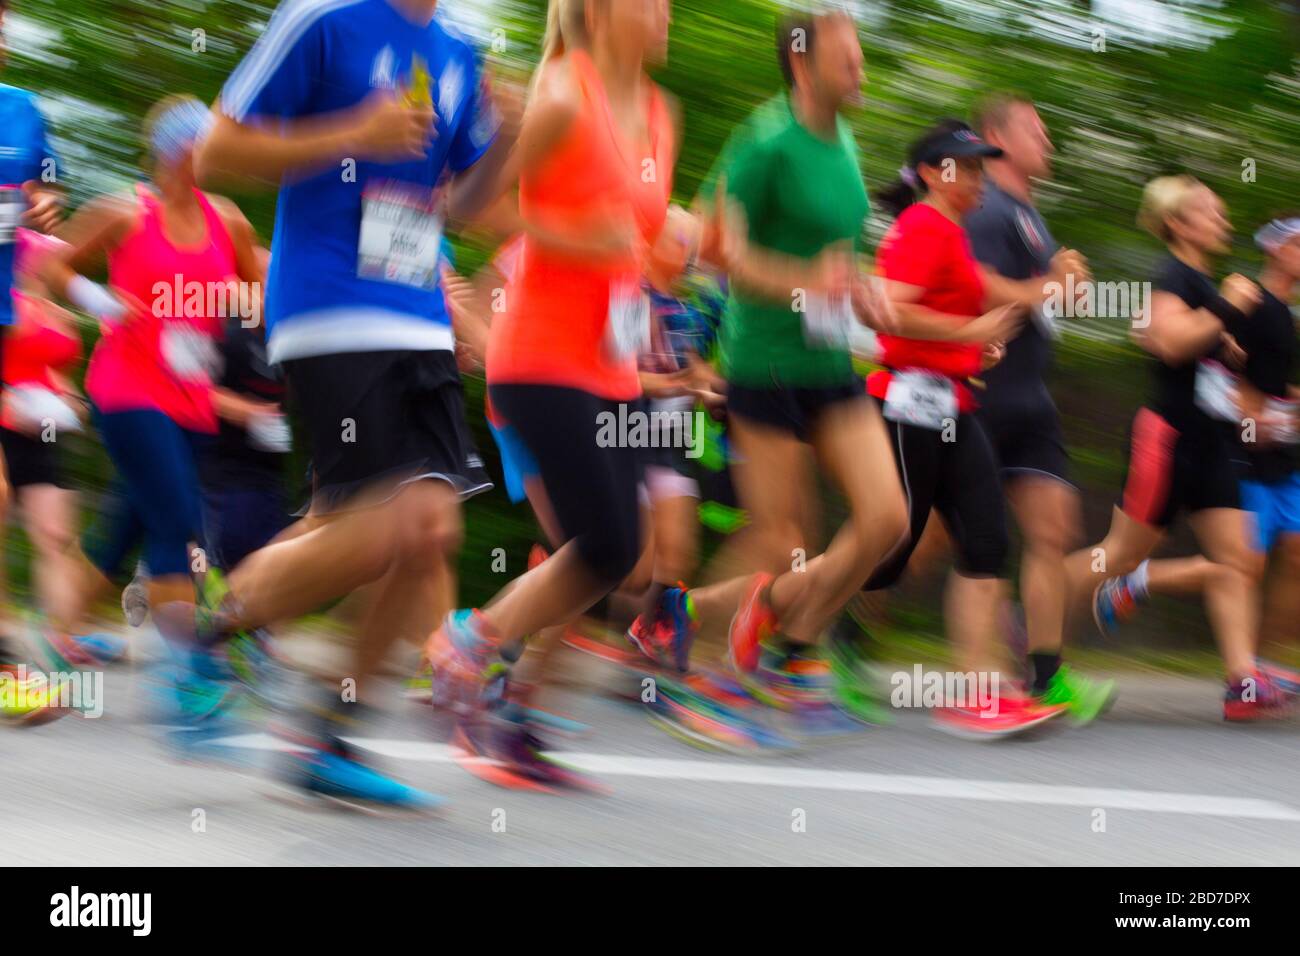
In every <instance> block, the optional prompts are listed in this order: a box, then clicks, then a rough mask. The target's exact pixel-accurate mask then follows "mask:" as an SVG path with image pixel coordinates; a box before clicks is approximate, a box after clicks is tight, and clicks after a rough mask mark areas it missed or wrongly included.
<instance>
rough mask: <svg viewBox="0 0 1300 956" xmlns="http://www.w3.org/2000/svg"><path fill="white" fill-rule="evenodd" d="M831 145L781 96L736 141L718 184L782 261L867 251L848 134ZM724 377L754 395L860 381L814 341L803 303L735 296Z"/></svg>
mask: <svg viewBox="0 0 1300 956" xmlns="http://www.w3.org/2000/svg"><path fill="white" fill-rule="evenodd" d="M838 126H839V131H838V136H837V137H836V139H834V140H825V139H822V138H821V137H819V136H817V135H815V134H814V133H812V132H810V131H809V130H808V129H806V128H805V127H804V126H803V125H801V124H800V123H799V121H798V120H797V119H795V115H794V113H793V111H792V110H791V108H790V101H789V97H788V96H787V95H786V94H784V93H782V94H780V95H778V96H776V97H774V98H772V99H771V100H768V101H767V102H766V103H764V104H763V105H762V106H760V107H759V108H758V109H757V110H756V111H755V112H754V113H753V114H752V115H751V116H750V117H749V119H747V120H746V121H745V122H744V123H742V124H741V125H740V126H739V127H737V129H736V130H735V131H734V132H733V133H732V135H731V138H730V139H729V140H728V141H727V145H726V147H725V148H724V149H723V151H722V154H721V155H720V156H719V158H718V162H717V164H716V165H715V167H714V171H713V175H712V176H711V180H712V181H713V182H715V183H716V182H717V181H718V178H719V177H720V176H721V175H723V174H725V175H726V177H727V193H728V195H729V196H731V197H732V199H733V200H734V201H736V202H737V203H739V204H740V206H741V207H743V208H744V211H745V217H746V220H747V224H748V228H749V241H750V243H751V244H753V245H757V246H762V247H763V248H765V249H770V250H773V251H775V252H783V253H786V254H787V255H793V256H799V257H801V258H804V259H812V258H813V257H814V256H816V255H817V254H818V253H819V252H821V251H822V250H823V249H825V248H826V247H827V246H828V245H831V244H832V243H836V242H845V241H847V242H850V243H852V244H853V248H855V249H858V248H859V247H860V245H861V241H862V229H863V224H864V222H865V221H866V218H867V215H868V214H869V213H870V205H869V203H868V201H867V190H866V187H865V186H864V185H863V182H862V172H861V170H860V169H859V168H858V149H857V144H856V143H855V142H854V139H853V132H852V130H851V129H850V128H849V124H848V123H847V122H845V121H844V120H843V118H841V119H840V120H839V121H838ZM721 352H722V372H723V375H725V376H726V378H727V380H728V381H729V382H733V383H735V384H737V385H744V386H748V387H751V388H754V387H764V386H776V385H781V386H793V387H801V388H809V387H814V388H815V387H820V386H829V385H839V384H843V383H845V382H847V381H850V380H851V379H852V376H853V369H852V362H851V358H850V354H849V351H848V349H847V348H843V349H841V348H836V347H815V346H810V345H809V344H808V342H806V341H805V338H804V331H803V316H802V314H801V313H800V312H797V311H795V303H794V301H793V300H792V299H791V300H787V301H775V300H771V299H764V298H755V297H754V296H753V295H751V294H750V293H748V292H746V291H745V290H740V289H735V288H734V287H733V289H732V291H731V295H730V297H729V298H728V301H727V309H726V313H725V315H724V317H723V322H722V334H721Z"/></svg>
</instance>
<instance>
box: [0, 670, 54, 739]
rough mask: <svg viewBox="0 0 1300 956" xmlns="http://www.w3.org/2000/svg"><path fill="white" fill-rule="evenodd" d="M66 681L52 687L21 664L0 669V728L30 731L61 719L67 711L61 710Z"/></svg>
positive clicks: (43, 678) (47, 679) (47, 678)
mask: <svg viewBox="0 0 1300 956" xmlns="http://www.w3.org/2000/svg"><path fill="white" fill-rule="evenodd" d="M66 680H67V677H66V676H64V677H63V678H62V679H61V680H59V681H58V682H56V683H51V682H50V679H49V677H48V676H47V675H45V674H41V673H38V672H34V671H29V670H28V669H27V667H26V665H23V664H15V665H4V666H0V724H16V725H20V726H28V727H30V726H35V725H36V724H43V723H47V722H49V721H51V720H57V719H58V718H60V717H63V716H64V715H66V714H67V713H68V712H69V709H70V708H67V707H64V706H62V698H63V696H64V694H63V683H64V681H66Z"/></svg>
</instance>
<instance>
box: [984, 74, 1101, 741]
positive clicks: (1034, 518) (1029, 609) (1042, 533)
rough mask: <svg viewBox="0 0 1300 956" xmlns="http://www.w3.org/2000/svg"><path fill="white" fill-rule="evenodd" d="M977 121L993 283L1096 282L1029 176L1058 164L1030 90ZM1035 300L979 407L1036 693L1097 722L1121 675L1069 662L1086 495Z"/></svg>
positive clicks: (1029, 293) (995, 103)
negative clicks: (1071, 577)
mask: <svg viewBox="0 0 1300 956" xmlns="http://www.w3.org/2000/svg"><path fill="white" fill-rule="evenodd" d="M973 125H974V126H975V128H976V129H977V130H978V131H979V133H980V135H981V136H983V137H984V139H985V140H986V141H987V142H988V143H989V144H991V145H993V146H998V147H1000V148H1001V149H1002V150H1003V156H1002V157H1001V158H998V159H990V160H986V161H985V164H984V170H985V184H984V199H983V203H982V204H981V207H980V208H979V209H978V210H976V211H975V212H974V213H972V214H971V215H969V216H968V217H967V219H966V223H965V226H966V231H967V233H968V235H969V236H970V241H971V246H972V249H973V251H974V253H975V258H977V259H978V260H979V261H980V262H981V263H982V264H983V266H984V271H985V276H986V279H987V281H989V282H990V283H993V282H999V283H1004V284H1005V283H1016V284H1018V285H1020V286H1022V289H1021V290H1020V291H1021V292H1023V293H1024V298H1025V299H1026V301H1027V302H1034V303H1040V302H1042V301H1043V299H1044V298H1045V297H1046V290H1045V289H1044V288H1043V283H1044V282H1045V281H1049V280H1050V281H1054V282H1060V281H1062V280H1063V279H1064V278H1065V276H1066V274H1067V273H1069V272H1073V273H1074V274H1075V278H1076V279H1083V280H1084V281H1088V276H1087V267H1086V264H1085V263H1084V262H1083V260H1082V258H1081V257H1079V256H1078V254H1077V253H1074V252H1072V251H1070V250H1060V249H1058V247H1057V244H1056V240H1054V239H1053V238H1052V234H1051V232H1050V231H1049V230H1048V228H1047V224H1046V223H1044V222H1043V219H1042V217H1041V216H1040V215H1039V214H1038V210H1037V209H1035V208H1034V204H1033V194H1032V185H1031V184H1032V182H1033V180H1035V179H1044V178H1046V177H1047V176H1048V175H1050V173H1051V154H1052V142H1051V140H1050V139H1049V137H1048V135H1047V129H1046V128H1045V127H1044V125H1043V121H1042V119H1040V118H1039V115H1038V111H1037V110H1036V109H1035V108H1034V104H1033V103H1032V102H1031V101H1029V100H1028V99H1026V98H1024V97H1021V96H1015V95H1008V94H999V95H995V96H992V97H989V98H987V99H986V100H984V101H983V102H982V103H981V104H980V105H979V107H978V108H977V110H976V115H975V118H974V124H973ZM1045 308H1046V307H1045V306H1041V305H1034V306H1032V307H1031V314H1032V319H1033V320H1032V321H1029V322H1026V323H1025V324H1024V326H1023V327H1022V329H1021V331H1020V334H1019V335H1018V336H1017V337H1016V338H1014V339H1012V340H1011V341H1010V342H1008V343H1007V350H1006V355H1005V357H1004V358H1003V360H1002V362H1001V363H999V364H998V365H997V366H995V367H994V368H992V369H989V371H988V372H987V373H985V375H984V380H985V382H986V384H987V386H988V387H987V389H986V390H985V391H984V393H983V394H982V395H981V396H980V405H981V408H980V417H981V419H982V421H983V423H984V426H985V430H986V431H987V432H988V435H989V439H990V441H992V443H993V447H994V450H995V451H996V452H997V455H998V462H999V465H1000V466H1001V473H1002V481H1003V487H1004V488H1005V490H1006V495H1007V501H1008V503H1009V504H1010V508H1011V512H1012V513H1013V514H1014V515H1015V518H1016V523H1017V524H1018V525H1019V526H1020V531H1021V536H1022V538H1023V540H1024V549H1025V550H1024V555H1023V557H1022V559H1021V562H1020V596H1021V601H1022V602H1023V603H1024V609H1025V622H1026V629H1027V630H1028V635H1029V636H1028V642H1029V663H1030V669H1031V671H1032V687H1031V689H1032V691H1033V692H1034V693H1035V694H1036V695H1039V696H1042V697H1044V698H1046V699H1047V700H1049V701H1051V702H1053V703H1063V704H1067V705H1068V706H1069V708H1070V710H1071V712H1072V715H1073V716H1074V717H1075V718H1076V719H1079V720H1091V719H1092V718H1093V717H1096V716H1097V715H1098V714H1099V713H1101V711H1102V710H1104V709H1105V707H1106V706H1107V705H1108V704H1109V703H1110V700H1111V698H1112V697H1113V696H1114V683H1113V682H1110V681H1108V682H1104V683H1098V682H1094V681H1090V680H1088V679H1087V678H1084V677H1081V676H1079V675H1078V674H1075V673H1073V672H1072V671H1070V670H1069V669H1067V668H1065V667H1063V666H1062V665H1061V644H1062V635H1063V632H1064V621H1065V610H1066V579H1065V557H1066V555H1067V554H1068V553H1069V552H1070V550H1071V549H1072V548H1073V547H1074V546H1075V545H1076V544H1077V542H1078V540H1079V537H1080V530H1081V523H1082V522H1081V519H1080V504H1079V493H1078V491H1077V490H1076V489H1075V487H1074V486H1073V485H1072V484H1070V481H1069V456H1068V455H1067V453H1066V450H1065V440H1064V436H1063V434H1062V431H1061V421H1060V416H1059V415H1058V414H1057V411H1056V406H1055V404H1053V402H1052V397H1051V395H1050V394H1049V393H1048V391H1047V384H1046V382H1045V381H1044V376H1045V375H1046V373H1047V368H1048V365H1049V363H1050V359H1051V350H1052V338H1053V337H1054V335H1055V332H1054V327H1053V321H1054V318H1053V317H1052V316H1050V315H1047V314H1045Z"/></svg>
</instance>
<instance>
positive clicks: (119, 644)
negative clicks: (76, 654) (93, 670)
mask: <svg viewBox="0 0 1300 956" xmlns="http://www.w3.org/2000/svg"><path fill="white" fill-rule="evenodd" d="M68 640H69V641H70V642H72V643H73V644H76V645H77V647H78V648H80V649H81V650H82V651H84V652H85V654H86V655H87V656H88V657H89V658H90V659H91V660H92V661H94V662H95V663H97V664H114V663H116V662H117V661H120V660H121V659H122V658H123V657H125V656H126V647H127V644H126V639H125V638H123V637H120V636H118V635H117V634H109V633H108V632H106V631H96V632H95V633H93V634H69V635H68Z"/></svg>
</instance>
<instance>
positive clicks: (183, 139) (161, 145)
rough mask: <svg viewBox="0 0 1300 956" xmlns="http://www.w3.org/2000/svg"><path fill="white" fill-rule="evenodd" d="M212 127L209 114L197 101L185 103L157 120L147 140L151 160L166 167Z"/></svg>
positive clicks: (172, 108) (171, 109)
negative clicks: (152, 158)
mask: <svg viewBox="0 0 1300 956" xmlns="http://www.w3.org/2000/svg"><path fill="white" fill-rule="evenodd" d="M211 126H212V113H211V112H209V110H208V108H207V107H206V106H204V105H203V104H202V103H200V102H199V101H198V100H185V101H184V102H181V103H177V104H176V105H175V106H173V107H171V108H170V109H168V110H166V111H165V112H164V113H163V114H162V116H160V117H158V120H157V122H156V123H154V127H153V135H152V136H151V137H150V139H149V148H150V149H151V150H152V151H153V155H154V158H155V159H157V160H158V161H159V162H162V163H167V164H168V165H170V164H172V163H174V162H176V161H177V160H178V159H180V157H181V156H183V155H184V154H185V151H186V150H188V149H189V148H190V147H192V146H193V145H194V143H195V142H196V141H197V140H199V139H202V138H203V136H204V135H206V134H207V132H208V129H209V128H210V127H211Z"/></svg>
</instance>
